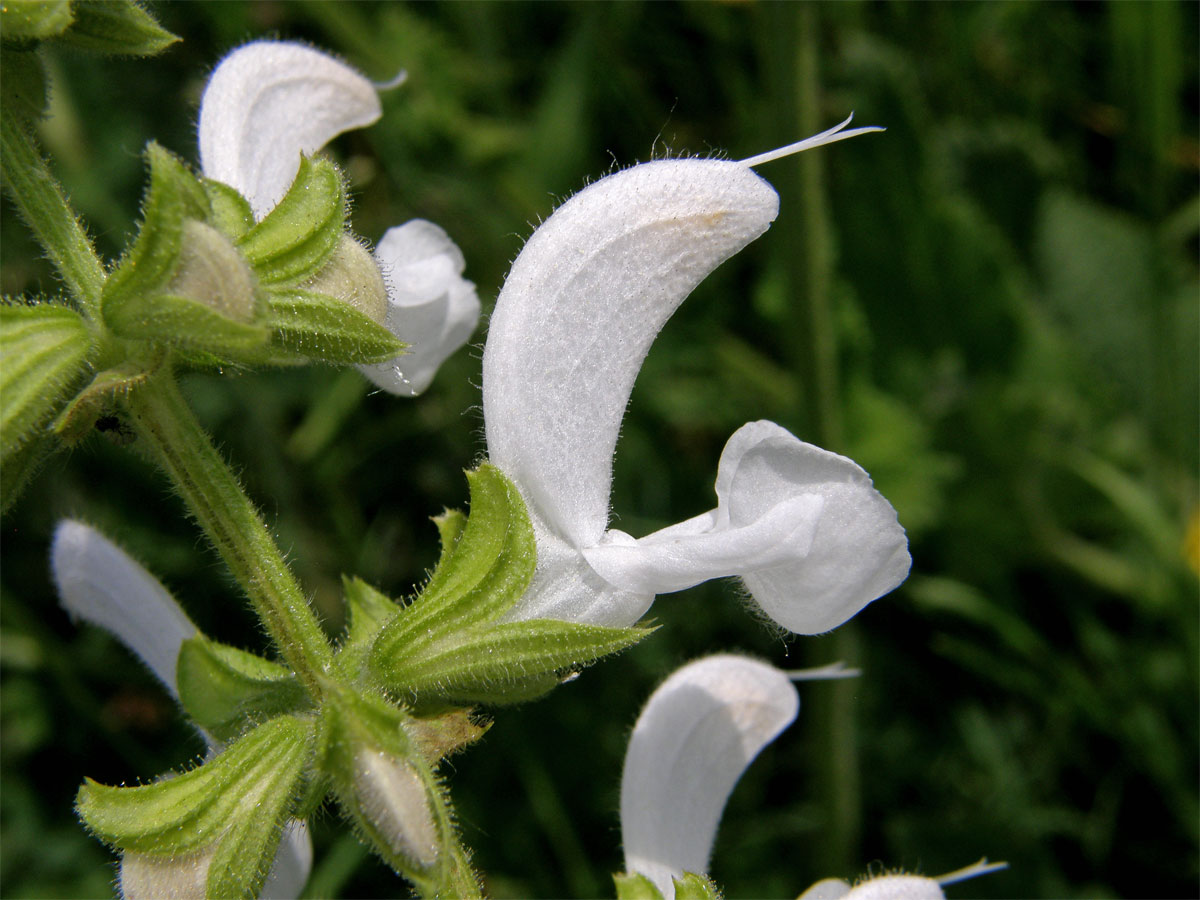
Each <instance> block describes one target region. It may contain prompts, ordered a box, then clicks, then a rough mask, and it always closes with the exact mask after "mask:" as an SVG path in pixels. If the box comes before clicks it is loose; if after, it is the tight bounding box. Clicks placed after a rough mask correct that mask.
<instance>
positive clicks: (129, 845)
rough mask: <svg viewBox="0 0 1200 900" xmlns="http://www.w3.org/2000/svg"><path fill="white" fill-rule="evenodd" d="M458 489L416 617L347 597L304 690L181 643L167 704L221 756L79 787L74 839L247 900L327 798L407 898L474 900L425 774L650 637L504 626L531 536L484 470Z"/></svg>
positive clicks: (278, 670) (409, 609)
mask: <svg viewBox="0 0 1200 900" xmlns="http://www.w3.org/2000/svg"><path fill="white" fill-rule="evenodd" d="M467 479H468V483H469V484H470V489H471V507H470V515H464V514H463V513H460V512H454V511H450V512H446V513H445V514H443V515H442V516H440V517H438V518H437V519H436V520H435V521H436V522H437V525H438V529H439V531H440V533H441V537H442V542H443V547H442V554H441V558H440V560H439V562H438V565H437V567H436V569H435V570H434V573H433V575H432V576H431V577H430V579H429V581H428V583H427V584H426V585H425V587H424V589H423V590H422V591H421V592H420V593H419V594H418V596H417V597H416V599H414V600H413V601H412V602H411V603H408V604H407V605H401V604H399V603H396V602H395V601H393V600H391V599H390V598H388V597H387V596H385V595H384V594H382V593H380V592H379V591H377V590H375V589H374V588H372V587H370V586H369V585H367V584H366V583H364V582H362V581H361V580H359V579H346V581H345V596H346V603H347V612H348V615H347V626H346V631H345V633H344V635H343V638H342V641H341V643H340V645H339V646H338V647H337V649H336V653H335V656H334V661H333V665H332V666H331V667H329V668H328V669H327V670H325V671H324V672H322V673H320V674H318V675H317V676H316V681H315V684H312V685H307V684H306V683H305V682H303V681H302V680H301V679H299V678H298V677H297V676H296V674H295V673H294V672H293V671H292V670H291V669H289V668H288V667H287V666H285V665H282V664H280V663H277V662H272V661H269V660H267V659H264V658H262V657H260V656H256V655H255V654H252V653H248V652H246V651H244V650H240V649H237V648H235V647H230V646H227V645H224V644H220V643H218V642H216V641H212V640H210V639H208V638H206V637H204V636H202V635H197V636H194V637H191V638H188V639H186V640H184V641H183V643H182V645H181V647H180V650H179V654H178V657H177V659H176V675H175V680H176V684H177V686H178V691H179V699H180V702H181V703H182V705H183V707H184V709H185V711H186V712H187V714H188V716H189V717H190V718H191V720H192V721H193V722H194V723H195V724H196V725H197V726H198V727H199V728H200V729H202V731H203V732H204V734H205V735H206V737H208V738H209V739H210V740H213V741H219V742H221V743H222V744H224V745H225V748H224V749H223V750H222V751H221V752H220V753H218V754H217V755H215V756H213V757H212V758H211V759H209V760H208V761H207V762H205V763H203V764H202V765H200V766H198V767H197V768H195V769H193V770H191V771H189V772H187V773H186V774H184V775H180V776H178V777H175V778H172V779H169V780H166V781H162V782H158V783H155V784H151V785H145V786H141V787H133V788H122V787H106V786H103V785H99V784H96V783H94V782H91V781H88V782H86V783H85V784H84V786H83V787H82V788H81V789H80V792H79V796H78V800H77V805H78V809H79V814H80V816H81V818H83V820H84V821H85V823H86V824H87V825H88V827H89V828H90V829H91V830H92V831H93V832H95V834H96V835H97V836H98V837H100V838H101V839H102V840H104V841H106V842H107V843H109V844H111V845H113V846H114V847H116V848H117V849H119V850H120V851H121V852H123V853H124V855H125V862H124V865H125V866H126V867H128V866H130V865H131V864H132V865H133V866H134V870H133V871H136V872H137V875H138V877H139V878H145V879H149V880H148V881H144V882H143V883H162V884H167V883H171V880H172V879H174V880H176V881H179V880H182V881H183V882H187V883H196V884H198V885H200V890H201V891H203V892H206V893H207V894H208V895H210V896H226V895H231V896H247V895H252V894H253V893H254V892H255V891H257V890H258V889H259V888H261V886H262V880H263V878H264V877H265V873H266V871H267V869H268V868H269V865H270V861H271V860H272V859H273V857H274V854H275V851H276V849H277V847H278V843H279V840H280V835H281V833H282V830H283V827H284V825H285V824H286V822H287V821H288V819H289V818H304V817H306V816H308V815H309V814H311V813H312V812H313V811H314V810H315V809H316V808H317V807H318V806H320V805H321V803H322V802H324V801H325V799H326V798H327V797H330V798H332V799H333V800H334V801H335V802H336V803H337V805H338V806H339V807H340V808H341V810H342V811H343V813H344V814H345V815H346V816H347V818H348V819H349V820H350V821H351V822H352V823H353V825H354V827H355V830H356V831H357V832H358V833H359V835H360V836H361V837H362V838H363V839H364V840H365V841H366V842H367V843H369V844H370V845H371V846H372V848H373V849H374V850H375V852H376V853H377V854H378V855H379V856H380V857H381V858H382V859H383V860H385V861H386V862H387V863H388V864H389V865H390V866H392V868H394V869H395V870H396V871H397V872H398V873H400V874H401V875H403V876H404V877H405V878H407V879H408V880H409V881H410V882H412V884H413V885H414V887H415V888H416V889H417V890H418V891H419V892H420V893H422V894H424V895H454V896H462V895H475V894H478V892H479V885H478V883H477V881H476V879H475V875H474V873H473V872H472V870H471V868H470V865H469V863H468V861H467V855H466V852H465V850H464V849H463V848H462V847H461V845H460V844H459V841H458V838H457V835H456V834H455V829H454V824H453V818H452V816H451V813H450V802H449V798H448V796H447V794H446V790H445V788H444V786H443V785H442V783H441V781H440V780H439V778H438V777H437V775H436V771H435V770H436V767H437V766H438V764H439V763H440V762H441V760H442V759H444V758H445V757H446V756H447V755H449V754H451V753H454V752H456V751H457V750H459V749H461V748H463V747H465V746H467V745H469V744H471V743H474V742H475V741H477V740H479V739H480V738H481V737H482V736H483V734H484V733H485V732H486V730H487V727H486V725H483V724H481V723H480V722H479V721H478V720H477V718H476V716H475V714H474V713H473V711H472V708H473V707H475V706H477V705H480V704H497V703H514V702H519V701H522V700H525V699H528V698H530V697H534V696H537V695H540V694H542V693H545V692H546V691H548V690H550V689H551V688H553V687H554V686H555V685H556V684H558V683H559V682H560V681H561V680H562V678H563V677H564V675H566V674H567V673H570V672H574V671H577V670H578V669H579V668H580V667H582V666H584V665H587V664H588V663H590V662H592V661H594V660H596V659H598V658H599V657H601V656H604V655H606V654H609V653H613V652H615V651H617V650H620V649H623V648H624V647H627V646H629V645H631V644H633V643H635V642H637V641H638V640H640V639H641V638H642V637H644V636H645V635H647V634H649V633H650V631H651V630H652V629H649V628H600V627H596V626H590V625H579V624H574V623H569V622H558V621H550V620H529V621H504V620H503V619H504V616H505V615H506V614H507V613H508V612H509V611H510V610H511V608H512V606H513V605H514V604H515V603H516V602H517V600H518V599H520V597H521V595H522V594H523V593H524V591H525V590H526V588H527V587H528V585H529V582H530V579H531V578H532V576H533V572H534V569H535V566H536V562H537V557H536V548H535V543H534V539H533V529H532V525H531V523H530V521H529V516H528V513H527V511H526V509H525V504H524V502H523V501H522V499H521V496H520V494H519V493H518V491H517V489H516V488H515V487H514V486H513V484H512V482H511V481H509V480H508V478H507V477H506V476H505V475H504V474H503V473H502V472H500V470H499V469H496V468H495V467H494V466H491V465H488V464H484V465H482V466H480V467H479V468H478V469H476V470H475V471H472V472H468V473H467ZM250 809H252V810H253V814H252V815H249V814H246V810H250ZM251 832H252V833H251ZM237 847H240V848H241V849H240V850H239V851H237V852H234V848H237ZM197 878H199V879H202V882H195V881H194V879H197ZM189 880H191V881H189Z"/></svg>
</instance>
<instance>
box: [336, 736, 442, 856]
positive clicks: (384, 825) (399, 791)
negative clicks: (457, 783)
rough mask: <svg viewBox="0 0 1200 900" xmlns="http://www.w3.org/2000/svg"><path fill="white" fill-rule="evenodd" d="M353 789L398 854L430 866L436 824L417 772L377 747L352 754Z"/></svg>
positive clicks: (369, 818)
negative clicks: (353, 764)
mask: <svg viewBox="0 0 1200 900" xmlns="http://www.w3.org/2000/svg"><path fill="white" fill-rule="evenodd" d="M354 761H355V766H354V789H355V792H356V793H357V794H358V801H359V808H360V809H361V810H362V814H363V816H364V817H365V818H366V819H367V821H368V822H370V823H371V824H372V825H373V826H374V827H375V828H376V829H377V831H378V834H379V837H381V838H382V839H383V840H384V841H385V842H386V843H387V845H388V848H389V849H390V850H391V851H392V852H393V853H395V854H396V855H397V856H401V857H404V858H406V859H408V860H411V861H412V862H413V863H414V864H416V865H417V866H420V867H421V868H426V869H427V868H429V867H430V866H432V865H433V864H434V863H435V862H437V858H438V849H439V848H438V833H437V825H436V823H435V822H434V819H433V809H432V808H431V806H430V803H429V795H428V793H427V792H426V789H425V783H424V781H422V779H421V776H420V774H419V773H418V772H417V770H416V769H415V768H414V767H413V766H412V765H411V764H410V763H408V762H406V761H405V760H403V759H399V758H396V757H393V756H389V755H388V754H386V753H383V752H381V751H379V750H361V751H359V753H358V754H357V755H356V756H355V760H354Z"/></svg>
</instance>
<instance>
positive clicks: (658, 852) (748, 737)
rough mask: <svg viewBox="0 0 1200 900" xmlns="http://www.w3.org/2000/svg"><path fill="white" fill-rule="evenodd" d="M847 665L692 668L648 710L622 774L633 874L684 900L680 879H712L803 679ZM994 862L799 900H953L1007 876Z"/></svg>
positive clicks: (841, 886) (739, 659)
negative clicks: (959, 888)
mask: <svg viewBox="0 0 1200 900" xmlns="http://www.w3.org/2000/svg"><path fill="white" fill-rule="evenodd" d="M858 674H859V673H858V670H856V669H846V668H844V667H843V666H842V665H841V664H840V663H835V664H833V665H830V666H824V667H822V668H818V669H806V670H803V671H800V672H783V671H780V670H779V669H776V668H774V667H773V666H769V665H767V664H766V663H761V662H758V661H757V660H753V659H749V658H747V657H744V656H735V655H731V654H721V655H717V656H707V657H704V658H703V659H698V660H696V661H694V662H691V663H688V664H687V665H686V666H684V667H683V668H681V669H678V670H676V671H675V672H674V673H673V674H672V675H671V676H670V677H669V678H668V679H667V680H666V681H664V682H663V683H662V684H661V685H660V686H659V687H658V689H657V690H655V692H654V693H653V694H651V695H650V700H649V701H648V702H647V703H646V706H645V708H644V709H643V710H642V713H641V715H640V716H638V720H637V724H636V725H634V727H633V733H632V734H631V735H630V737H629V749H628V750H627V751H626V754H625V768H624V770H623V771H622V773H621V839H622V842H623V843H624V846H625V870H626V871H627V872H631V873H633V872H636V873H638V874H640V875H644V876H645V877H646V878H648V879H650V880H651V881H652V882H654V884H655V886H656V887H657V888H658V889H659V891H660V892H661V893H662V895H663V897H664V898H665V900H674V897H675V885H674V881H673V880H674V879H675V878H680V877H682V876H683V874H684V873H685V872H692V873H695V874H705V873H706V872H707V870H708V860H709V856H710V855H711V853H712V846H713V841H714V839H715V838H716V834H717V825H718V824H719V823H720V821H721V813H723V812H724V810H725V803H726V801H728V799H729V795H730V793H732V791H733V788H734V786H735V785H736V784H737V782H738V779H739V778H741V776H742V773H743V772H745V771H746V767H747V766H749V765H750V763H751V762H752V761H753V760H754V758H755V757H756V756H758V754H759V752H761V751H762V749H763V748H764V747H765V746H766V745H767V744H769V743H771V741H773V740H774V739H775V738H776V737H778V736H779V734H780V733H781V732H782V731H783V730H784V729H785V728H787V727H788V725H790V724H791V723H792V722H793V721H795V719H796V714H797V713H798V712H799V710H800V696H799V694H798V693H797V691H796V688H795V686H794V685H793V684H792V682H794V681H819V680H827V679H833V678H852V677H855V676H857V675H858ZM1006 866H1007V864H1006V863H989V862H988V861H987V860H986V859H983V860H980V861H979V862H977V863H975V864H974V865H971V866H967V867H966V868H964V869H959V870H958V871H956V872H950V873H949V874H947V875H942V876H940V877H938V878H926V877H923V876H919V875H909V874H892V875H883V876H879V877H875V878H870V879H868V880H865V881H863V882H860V883H859V884H858V885H856V886H854V887H851V886H850V884H849V883H848V882H845V881H842V880H840V879H837V878H827V879H825V880H824V881H819V882H817V883H816V884H814V885H813V886H812V887H810V888H809V889H808V890H807V891H805V892H804V893H803V894H802V895H801V896H800V898H799V900H944V897H945V894H943V892H942V886H943V885H947V884H953V883H954V882H957V881H963V880H965V879H967V878H974V877H976V876H977V875H983V874H986V873H988V872H994V871H996V870H998V869H1003V868H1006Z"/></svg>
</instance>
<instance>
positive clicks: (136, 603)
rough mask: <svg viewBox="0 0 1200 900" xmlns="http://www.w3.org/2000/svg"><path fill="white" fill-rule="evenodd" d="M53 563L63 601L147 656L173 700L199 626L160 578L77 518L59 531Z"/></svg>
mask: <svg viewBox="0 0 1200 900" xmlns="http://www.w3.org/2000/svg"><path fill="white" fill-rule="evenodd" d="M50 565H51V569H52V570H53V573H54V581H55V584H56V585H57V586H58V596H59V602H61V603H62V605H63V608H64V609H66V611H67V612H68V613H70V614H71V616H72V617H73V618H79V619H83V620H85V621H87V622H91V623H92V624H93V625H99V626H100V627H101V628H103V629H105V630H106V631H109V632H111V633H112V634H114V635H115V636H116V637H117V638H118V639H119V640H120V641H121V643H123V644H124V645H125V646H126V647H128V648H129V649H130V650H132V651H133V652H134V653H136V654H137V655H138V656H139V657H141V659H142V661H143V662H144V663H145V664H146V665H147V666H148V667H149V668H150V670H151V671H152V672H154V674H155V675H157V676H158V679H159V681H161V682H162V683H163V685H164V686H165V687H166V689H167V690H168V691H170V692H171V694H172V696H175V697H178V696H179V695H178V692H177V691H176V688H175V663H176V660H177V659H178V657H179V647H180V645H181V644H182V643H183V642H184V641H186V640H187V639H188V638H190V637H192V636H194V635H195V634H196V626H195V625H194V624H192V621H191V619H189V618H188V617H187V614H186V613H184V611H183V610H182V609H181V608H180V606H179V604H178V603H176V602H175V599H174V598H173V597H172V596H171V595H170V594H169V593H167V590H166V588H164V587H163V586H162V585H161V584H159V582H158V580H157V579H156V578H155V577H154V576H153V575H151V574H150V573H149V572H147V571H146V570H145V569H144V568H142V567H141V566H140V565H139V564H138V563H136V562H134V560H133V559H131V558H130V557H129V555H128V554H126V553H125V551H123V550H122V549H121V548H120V547H118V546H117V545H116V544H114V543H112V542H111V541H110V540H108V538H106V537H104V535H102V534H100V532H98V531H96V530H95V529H94V528H92V527H90V526H88V525H85V524H83V523H82V522H75V521H71V520H64V521H63V522H60V523H59V525H58V528H57V529H56V530H55V532H54V542H53V545H52V547H51V550H50Z"/></svg>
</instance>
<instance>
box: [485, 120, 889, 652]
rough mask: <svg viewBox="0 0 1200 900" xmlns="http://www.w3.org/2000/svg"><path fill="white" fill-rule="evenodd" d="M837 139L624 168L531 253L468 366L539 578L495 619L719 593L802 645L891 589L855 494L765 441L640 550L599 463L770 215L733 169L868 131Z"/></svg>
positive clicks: (628, 618)
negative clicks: (667, 332) (730, 579)
mask: <svg viewBox="0 0 1200 900" xmlns="http://www.w3.org/2000/svg"><path fill="white" fill-rule="evenodd" d="M848 122H849V119H847V120H846V122H843V123H842V124H841V125H840V126H838V127H837V128H833V129H830V130H829V131H827V132H824V133H822V134H820V135H817V136H815V137H813V138H810V139H808V140H807V141H802V142H800V143H799V144H796V145H793V146H792V147H786V148H782V149H781V150H779V151H773V152H772V153H768V154H763V155H762V156H759V157H755V158H753V159H751V160H746V161H742V162H733V161H728V160H715V159H678V160H660V161H656V162H650V163H645V164H643V165H638V166H634V167H632V168H630V169H626V170H624V171H622V172H618V173H616V174H614V175H610V176H608V177H606V178H602V179H600V180H599V181H597V182H596V183H594V184H592V185H591V186H589V187H587V188H585V189H584V190H583V191H581V192H580V193H578V194H576V195H575V196H574V197H572V198H571V199H570V200H568V201H567V202H566V203H564V204H563V205H562V206H561V207H559V208H558V209H557V210H555V212H554V213H553V215H551V216H550V217H549V218H548V219H547V220H546V221H545V222H544V223H543V224H542V225H541V227H539V228H538V229H537V230H536V231H535V232H534V233H533V236H532V237H530V239H529V242H528V243H527V244H526V245H525V248H524V249H523V250H522V251H521V254H520V255H519V256H518V257H517V259H516V262H514V263H513V267H512V271H511V272H510V273H509V276H508V279H507V281H506V282H505V284H504V288H503V290H502V291H501V292H500V296H499V298H498V299H497V301H496V310H495V313H494V314H493V316H492V319H491V324H490V326H489V329H488V338H487V345H486V349H485V351H484V357H483V410H484V423H485V426H486V431H487V444H488V455H489V457H490V459H491V461H492V462H493V463H494V464H496V465H497V466H499V467H500V468H501V469H502V470H503V471H504V472H505V473H506V474H507V475H508V476H509V477H510V478H511V479H512V480H513V481H514V482H515V483H516V485H517V487H518V488H519V489H520V491H521V494H522V496H523V497H524V499H525V502H526V504H527V506H528V508H529V512H530V516H531V518H532V520H533V526H534V532H535V535H536V538H537V549H538V563H537V573H536V575H535V577H534V581H533V583H532V585H531V586H530V589H529V591H528V592H527V593H526V595H525V597H523V598H522V600H521V601H520V603H519V604H518V606H517V608H516V609H515V610H514V612H513V613H511V614H510V616H511V617H512V618H518V619H528V618H552V619H565V620H571V621H579V622H589V623H594V624H601V625H630V624H632V623H634V622H635V621H637V620H638V619H639V618H640V617H641V616H642V614H643V613H645V611H646V610H647V609H648V608H649V606H650V604H651V603H652V602H653V600H654V595H655V594H657V593H661V592H668V591H677V590H680V589H682V588H685V587H689V586H691V585H694V584H698V583H699V582H701V581H705V580H707V579H711V578H717V577H722V576H728V575H734V576H739V577H741V578H742V580H743V581H744V582H745V584H746V586H747V587H748V588H749V590H750V592H751V593H752V595H753V597H754V599H755V600H756V601H757V602H758V604H759V605H760V606H761V607H762V608H763V610H764V611H765V612H766V613H767V614H768V615H769V616H770V617H771V618H772V619H774V620H775V621H776V622H778V623H779V624H781V625H783V626H784V627H786V628H788V629H790V630H792V631H795V632H799V633H806V634H813V633H819V632H823V631H828V630H829V629H831V628H834V627H836V626H837V625H839V624H841V623H842V622H844V621H846V620H847V619H849V618H850V617H851V616H853V615H854V614H855V613H857V612H858V611H859V610H860V609H861V608H862V607H863V606H865V605H866V604H867V603H869V602H871V601H872V600H874V599H875V598H876V597H879V596H881V595H882V594H885V593H887V592H888V591H890V590H892V589H893V588H894V587H896V585H898V584H899V583H900V582H901V581H903V580H904V578H905V576H906V575H907V573H908V567H909V556H908V546H907V540H906V538H905V535H904V530H903V529H902V528H901V527H900V525H899V523H898V522H897V521H896V514H895V511H894V510H893V509H892V507H891V506H890V505H889V504H888V502H887V501H886V500H885V499H884V498H883V497H882V496H880V495H879V494H878V493H877V492H876V491H875V490H874V488H873V487H872V486H871V480H870V478H869V477H868V476H867V474H866V473H865V472H864V471H863V470H862V469H860V468H859V467H858V466H857V465H855V464H854V463H853V462H851V461H850V460H848V459H846V458H844V457H841V456H838V455H837V454H834V453H830V452H827V451H825V450H821V449H820V448H817V447H814V446H812V445H810V444H806V443H804V442H802V441H800V440H798V439H797V438H795V437H794V436H792V435H791V434H789V433H788V432H787V431H785V430H784V429H782V428H780V427H779V426H777V425H774V424H772V423H770V422H753V423H751V424H749V425H747V426H745V427H743V428H741V429H739V430H738V431H737V432H736V433H735V434H734V435H733V437H732V438H731V439H730V440H729V443H728V444H727V445H726V448H725V452H724V453H723V455H722V458H721V461H720V465H719V467H718V474H717V484H716V490H717V506H716V508H715V509H713V510H711V511H710V512H707V513H704V514H703V515H700V516H697V517H695V518H693V519H689V520H688V521H686V522H682V523H679V524H677V525H674V526H671V527H669V528H666V529H663V530H662V531H659V532H656V533H654V534H651V535H649V536H647V537H643V538H641V539H634V538H632V537H630V536H629V535H627V534H624V533H623V532H620V531H616V530H608V519H609V509H608V500H609V491H610V486H611V480H612V458H613V452H614V450H615V448H616V442H617V435H618V432H619V430H620V425H621V418H622V416H623V415H624V411H625V406H626V404H627V402H628V400H629V395H630V391H631V390H632V388H633V382H634V379H635V378H636V377H637V373H638V370H639V369H640V368H641V365H642V361H643V360H644V359H645V357H646V353H647V352H648V351H649V349H650V345H651V343H652V342H653V340H654V338H655V336H656V335H657V334H658V331H659V329H661V328H662V326H663V325H664V324H665V322H666V321H667V319H668V318H669V317H670V316H671V314H672V313H673V312H674V311H675V309H676V308H677V307H678V306H679V304H680V303H682V302H683V300H684V299H685V298H686V297H687V295H688V294H689V293H690V292H691V291H692V289H693V288H695V287H696V285H697V284H699V283H700V281H701V280H703V279H704V277H705V276H707V275H708V273H709V272H711V271H712V270H713V269H715V268H716V267H717V266H718V265H719V264H720V263H722V262H723V261H724V260H726V259H727V258H729V257H730V256H732V255H733V254H734V253H736V252H737V251H738V250H740V249H742V248H743V247H744V246H746V245H747V244H748V243H750V242H751V241H752V240H754V239H755V238H757V237H758V236H759V235H761V234H762V233H763V232H765V231H766V230H767V228H768V227H769V226H770V224H771V222H772V221H773V220H774V218H775V216H776V213H777V212H778V208H779V197H778V195H777V194H776V193H775V191H774V189H772V187H771V186H770V185H769V184H767V182H765V181H764V180H763V179H761V178H760V177H758V176H757V175H756V174H755V173H754V172H753V171H751V169H750V165H751V164H758V163H762V162H767V161H769V160H770V159H774V158H776V157H777V156H778V155H782V154H786V153H789V152H795V151H796V150H801V149H807V148H809V147H813V146H819V145H820V144H823V143H829V142H831V141H835V140H841V139H843V138H846V137H851V136H853V135H855V134H859V133H861V132H863V131H871V130H876V129H855V130H852V131H841V129H842V128H844V127H845V125H846V124H847V123H848Z"/></svg>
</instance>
